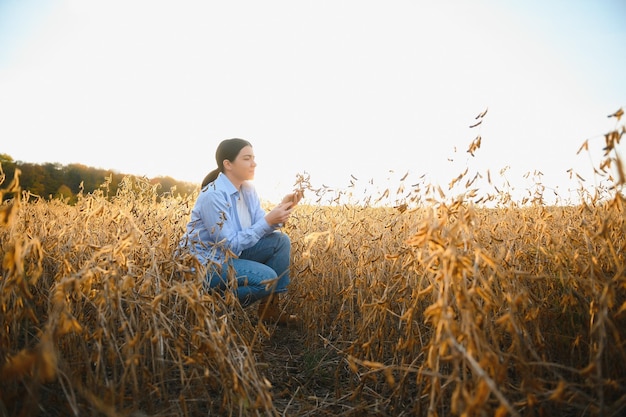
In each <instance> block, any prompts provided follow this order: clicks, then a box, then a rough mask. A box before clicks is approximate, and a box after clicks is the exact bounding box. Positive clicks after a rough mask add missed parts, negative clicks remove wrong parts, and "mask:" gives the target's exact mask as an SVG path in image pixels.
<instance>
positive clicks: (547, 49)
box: [0, 0, 626, 198]
mask: <svg viewBox="0 0 626 417" xmlns="http://www.w3.org/2000/svg"><path fill="white" fill-rule="evenodd" d="M625 21H626V2H625V1H623V0H593V1H592V0H551V1H544V0H511V1H497V0H476V1H471V2H470V1H461V0H459V1H452V0H451V1H437V2H435V1H420V0H413V1H409V0H405V1H402V0H399V1H396V0H390V1H382V0H380V1H370V0H333V1H321V0H315V1H313V0H312V1H299V0H281V1H277V0H267V1H256V0H249V1H206V0H197V1H187V0H181V1H176V2H174V1H161V0H107V1H94V0H56V1H54V0H0V153H6V154H9V155H11V156H12V157H13V158H14V159H16V160H19V161H24V162H34V163H44V162H59V163H61V164H69V163H82V164H85V165H89V166H94V167H99V168H105V169H114V170H116V171H118V172H122V173H128V174H136V175H146V176H148V177H154V176H159V175H168V176H171V177H174V178H175V179H178V180H182V181H191V182H200V181H201V180H202V178H203V177H204V176H205V174H206V173H207V172H208V171H210V170H211V169H213V168H214V167H215V160H214V155H215V147H216V146H217V144H218V143H219V141H221V140H222V139H226V138H231V137H242V138H245V139H248V140H249V141H251V142H252V144H253V145H254V149H255V153H256V157H257V161H258V163H259V167H258V168H257V177H256V180H255V183H256V185H257V188H258V190H259V193H260V194H261V196H262V197H265V198H275V197H274V195H279V194H280V195H282V194H283V193H286V192H289V191H290V190H291V188H292V185H293V183H294V181H295V178H296V174H297V173H302V172H307V173H308V174H309V175H310V177H311V182H312V184H313V185H320V184H322V183H323V184H326V185H329V186H332V187H338V188H342V187H345V186H347V185H348V184H349V182H350V175H351V174H352V175H354V176H355V177H357V178H359V181H361V182H367V181H368V180H370V179H374V180H376V181H378V179H379V178H387V177H388V176H389V175H390V174H389V173H388V172H389V170H393V171H394V172H395V174H393V175H397V176H398V177H401V176H402V175H404V174H405V173H406V172H407V171H408V172H409V174H410V175H411V176H414V177H416V178H419V177H420V176H422V175H424V174H425V175H426V178H427V179H428V182H430V183H436V184H442V185H447V184H448V183H449V182H450V180H451V179H453V178H454V177H456V176H457V175H458V174H459V173H461V172H462V171H463V170H464V169H465V167H469V168H470V170H471V171H473V172H475V171H480V172H486V170H487V169H489V170H490V171H491V173H492V175H493V176H497V173H498V172H499V171H500V169H502V168H504V167H507V166H508V167H510V170H509V171H508V173H507V178H508V179H509V180H510V181H511V182H512V183H519V184H520V185H519V187H522V188H526V187H527V186H528V185H529V180H528V179H525V178H523V176H524V174H525V173H527V172H530V171H533V170H540V171H541V172H542V173H543V175H544V176H543V182H544V184H546V185H547V186H549V187H555V188H556V189H557V190H558V191H559V193H561V194H562V195H563V196H567V191H566V190H567V188H568V187H569V186H570V184H571V183H569V182H568V181H569V180H568V178H569V177H568V173H567V170H568V169H570V168H574V169H575V171H576V172H579V173H581V174H583V176H586V177H587V179H588V180H589V181H591V182H592V181H593V178H592V175H591V170H592V166H591V163H592V162H595V163H597V162H598V160H599V156H597V157H594V158H596V159H595V160H594V161H590V160H589V157H588V156H587V155H578V156H577V155H576V151H577V150H578V149H579V147H580V146H581V144H582V143H583V142H584V140H586V139H590V147H591V148H596V149H597V150H598V152H597V155H600V151H599V150H600V149H601V148H602V146H603V136H602V135H603V134H604V133H606V132H607V131H608V130H610V129H612V128H613V127H615V119H609V118H607V115H608V114H610V113H613V112H614V111H616V110H618V109H619V108H620V107H626V77H625V74H626V54H625V53H624V50H626V25H625V24H624V22H625ZM486 108H488V109H489V111H488V113H487V115H486V116H485V118H484V121H483V123H482V125H481V126H480V127H477V128H474V129H470V128H469V126H470V125H471V124H473V123H475V121H476V120H475V116H476V115H478V114H479V113H480V112H482V111H483V110H485V109H486ZM478 134H480V135H481V136H482V145H481V148H480V149H479V150H478V151H477V152H476V156H475V157H471V156H470V155H469V154H468V153H467V152H466V151H467V149H468V147H469V144H470V143H471V142H472V140H473V139H474V138H475V137H476V136H477V135H478ZM622 148H623V146H622ZM622 154H623V152H622ZM382 182H384V181H382ZM444 188H445V187H444Z"/></svg>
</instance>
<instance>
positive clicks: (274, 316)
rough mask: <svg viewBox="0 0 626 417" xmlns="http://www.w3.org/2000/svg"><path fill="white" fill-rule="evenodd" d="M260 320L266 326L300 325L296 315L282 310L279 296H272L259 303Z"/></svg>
mask: <svg viewBox="0 0 626 417" xmlns="http://www.w3.org/2000/svg"><path fill="white" fill-rule="evenodd" d="M258 314H259V320H262V321H263V322H264V323H266V324H274V323H276V324H282V325H290V324H298V323H299V322H300V320H299V319H298V316H296V315H295V314H289V313H286V312H283V311H282V310H281V308H280V298H279V297H278V294H270V295H269V296H267V297H265V298H264V299H262V300H261V301H260V302H259V312H258Z"/></svg>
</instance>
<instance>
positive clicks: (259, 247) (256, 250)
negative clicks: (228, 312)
mask: <svg viewBox="0 0 626 417" xmlns="http://www.w3.org/2000/svg"><path fill="white" fill-rule="evenodd" d="M290 259H291V241H290V240H289V236H287V235H286V234H284V233H281V232H273V233H270V234H269V235H267V236H264V237H262V238H261V239H260V240H259V241H258V242H257V243H256V244H255V245H254V246H252V247H251V248H248V249H245V250H244V251H243V252H241V255H239V257H238V258H231V259H228V260H227V261H226V262H225V263H223V264H222V265H221V268H219V267H218V268H215V269H212V271H210V272H209V273H208V274H207V284H208V286H209V288H211V289H215V290H217V291H219V292H221V291H225V290H226V289H227V288H229V282H232V281H230V280H229V276H230V274H234V275H233V276H234V277H235V278H236V282H237V285H236V288H234V291H235V294H236V295H237V298H238V299H239V301H240V302H241V304H242V305H243V306H244V307H246V306H249V305H250V304H252V303H254V302H255V301H258V300H260V299H262V298H265V297H267V296H268V295H270V294H272V293H281V292H286V291H287V285H289V282H290V279H289V262H290Z"/></svg>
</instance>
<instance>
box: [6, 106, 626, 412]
mask: <svg viewBox="0 0 626 417" xmlns="http://www.w3.org/2000/svg"><path fill="white" fill-rule="evenodd" d="M620 116H621V115H620ZM618 120H619V117H618ZM618 126H619V124H618ZM625 131H626V129H624V127H623V126H619V128H618V129H616V130H615V131H612V132H609V133H607V135H606V136H605V137H604V138H603V140H602V141H601V143H600V142H594V143H591V142H590V143H589V144H587V143H585V144H584V145H583V147H582V148H581V150H580V152H585V151H587V150H586V149H584V148H586V147H592V146H596V147H597V146H600V147H602V148H603V151H604V153H603V155H604V157H603V160H602V161H599V162H598V166H597V167H595V172H596V175H597V176H598V178H599V179H601V181H600V182H599V184H602V185H598V186H597V187H595V188H594V189H592V190H589V189H588V188H587V189H583V188H582V185H581V189H580V194H579V197H580V201H578V202H577V203H576V204H571V203H570V204H567V203H566V202H562V204H546V203H545V202H544V201H545V198H544V197H545V196H544V193H546V192H552V191H547V190H546V189H544V188H543V187H542V186H541V184H540V183H538V184H537V185H536V187H535V188H533V189H532V190H529V192H528V193H527V195H526V196H525V197H524V198H523V199H520V200H516V199H514V198H512V197H511V195H510V194H508V193H507V190H506V189H503V188H502V187H499V186H495V185H492V184H494V183H495V178H496V177H497V175H494V174H488V173H480V174H479V173H471V172H468V171H465V172H462V173H460V174H459V175H458V176H456V175H454V176H453V180H452V181H451V183H450V184H449V188H448V189H446V188H445V187H443V188H442V187H438V186H431V185H429V184H424V183H419V182H417V183H406V179H405V178H401V179H400V180H398V182H397V184H394V188H393V189H386V190H382V192H377V193H372V194H364V195H357V194H355V193H353V192H352V191H351V188H350V187H347V188H346V189H343V190H336V189H333V190H331V189H328V188H325V187H322V186H320V187H317V186H314V185H312V182H314V181H313V180H314V179H311V178H309V177H308V176H307V174H306V173H303V174H301V175H298V176H297V177H296V178H295V179H294V189H302V190H304V191H305V199H304V200H303V202H302V203H301V204H300V205H299V206H298V207H297V209H296V210H295V211H294V213H293V215H292V218H291V220H290V221H289V222H288V223H287V224H286V225H285V227H284V229H282V232H284V233H287V234H288V235H289V236H290V238H291V241H292V277H293V278H292V284H291V286H290V291H289V293H288V296H287V298H286V299H285V302H286V307H287V308H288V309H289V310H290V311H291V312H292V313H296V314H297V315H298V316H299V317H300V318H301V319H302V322H301V324H300V325H295V326H276V325H271V324H263V323H260V322H258V321H257V315H256V308H255V306H251V307H248V308H246V309H244V308H242V307H241V305H240V304H239V303H238V301H237V300H236V298H235V297H234V296H233V295H232V294H230V293H228V292H227V293H226V294H224V295H222V296H220V295H217V294H214V293H211V292H207V291H205V290H204V289H203V285H202V281H203V276H204V271H203V267H202V266H201V265H198V264H197V263H196V262H195V261H194V258H193V257H191V256H190V255H189V254H188V253H186V252H185V251H181V250H179V249H178V242H179V239H180V237H181V235H182V233H183V230H184V227H185V225H186V223H187V221H188V219H189V214H190V210H191V208H192V207H193V204H194V201H195V195H189V196H179V195H177V194H176V193H175V190H160V189H159V188H158V186H155V185H151V184H150V183H149V181H147V180H146V179H141V178H136V177H127V178H126V179H125V180H124V182H123V183H122V184H121V185H120V188H119V190H118V192H117V193H116V194H115V195H109V193H108V187H107V182H106V181H105V182H104V183H103V185H102V187H101V188H100V189H99V190H98V191H96V192H93V193H89V194H85V195H82V194H81V195H80V196H79V199H78V202H77V203H76V204H75V205H69V204H66V203H65V202H64V201H61V200H49V199H45V198H40V197H38V196H32V195H29V194H28V193H27V192H24V191H23V190H21V189H20V186H19V175H16V177H15V178H4V175H3V174H2V173H1V171H0V196H1V197H2V198H3V200H4V203H3V204H2V205H1V206H0V254H1V257H2V264H1V268H0V417H4V416H36V415H41V416H109V417H112V416H134V417H140V416H213V415H215V416H336V415H341V416H556V415H558V416H619V415H623V413H624V412H625V411H626V259H625V258H626V215H625V213H624V210H625V206H624V203H625V201H626V200H625V197H624V187H625V186H626V181H625V179H624V169H623V166H622V161H621V159H620V157H619V153H618V152H617V148H616V145H617V144H618V143H619V141H620V139H621V137H622V136H623V135H624V134H625ZM476 145H477V143H476V142H474V143H473V144H472V146H474V149H473V151H475V150H476V148H477V146H476ZM478 145H479V144H478ZM470 150H472V149H470ZM478 179H480V181H481V184H483V185H481V187H480V188H476V186H475V183H477V181H478ZM353 180H354V181H358V180H357V179H356V178H353ZM580 180H581V181H582V179H580ZM459 186H460V187H459ZM459 189H460V191H456V192H452V191H451V190H459ZM392 196H393V197H392Z"/></svg>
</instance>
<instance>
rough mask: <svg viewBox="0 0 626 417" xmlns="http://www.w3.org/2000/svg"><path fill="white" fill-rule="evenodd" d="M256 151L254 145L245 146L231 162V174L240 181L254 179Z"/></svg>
mask: <svg viewBox="0 0 626 417" xmlns="http://www.w3.org/2000/svg"><path fill="white" fill-rule="evenodd" d="M255 168H256V162H255V161H254V151H253V150H252V146H244V147H243V148H241V150H240V151H239V154H238V155H237V158H235V160H234V161H232V162H231V163H230V174H231V175H232V176H233V177H235V178H236V179H237V180H239V181H246V180H252V179H254V169H255Z"/></svg>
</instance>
